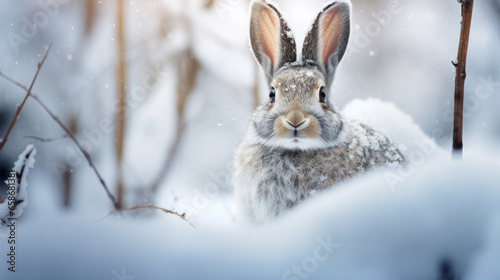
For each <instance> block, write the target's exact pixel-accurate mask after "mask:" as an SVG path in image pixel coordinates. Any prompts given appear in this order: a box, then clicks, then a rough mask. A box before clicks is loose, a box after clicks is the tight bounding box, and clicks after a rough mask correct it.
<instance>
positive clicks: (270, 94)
mask: <svg viewBox="0 0 500 280" xmlns="http://www.w3.org/2000/svg"><path fill="white" fill-rule="evenodd" d="M269 99H270V100H271V103H274V101H276V89H275V88H274V87H271V92H270V93H269Z"/></svg>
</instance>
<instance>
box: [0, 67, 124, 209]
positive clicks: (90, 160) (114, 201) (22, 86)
mask: <svg viewBox="0 0 500 280" xmlns="http://www.w3.org/2000/svg"><path fill="white" fill-rule="evenodd" d="M0 76H1V77H3V78H4V79H6V80H7V81H9V82H10V83H12V84H14V85H15V86H17V87H19V88H21V89H23V90H24V91H26V92H28V91H29V89H28V88H26V86H24V85H23V84H21V83H20V82H18V81H16V80H14V79H12V78H10V77H8V76H6V75H4V74H3V73H1V72H0ZM30 97H31V98H33V99H34V100H35V101H36V102H38V104H40V106H42V108H43V109H44V110H45V112H47V114H49V115H50V117H51V118H52V119H53V120H54V121H55V122H56V123H57V124H58V125H59V126H60V127H61V128H62V129H63V130H64V132H65V133H66V134H67V135H68V137H69V138H70V139H71V140H72V141H73V142H74V143H75V145H76V146H77V147H78V149H79V150H80V152H81V153H82V154H83V156H84V157H85V159H86V160H87V162H88V163H89V165H90V167H91V168H92V169H93V170H94V173H95V174H96V176H97V178H98V179H99V182H100V183H101V185H102V186H103V188H104V190H105V191H106V194H107V195H108V197H109V199H110V200H111V202H112V203H113V207H114V208H115V209H116V210H119V209H120V207H118V203H117V202H116V199H115V197H114V196H113V194H111V192H110V191H109V189H108V186H107V185H106V182H105V181H104V179H103V178H102V177H101V174H100V173H99V171H97V168H96V166H95V165H94V162H93V161H92V158H91V157H90V155H89V153H87V151H85V149H84V148H83V147H82V145H81V144H80V142H78V140H77V139H76V137H75V136H74V135H73V133H72V132H71V131H70V130H69V129H68V128H67V127H66V126H65V125H64V124H63V123H62V122H61V120H59V118H58V117H57V116H56V115H55V114H54V113H52V111H51V110H50V109H49V108H48V107H47V106H46V105H45V103H43V102H42V101H41V100H40V99H39V98H38V96H37V95H35V94H33V93H31V94H30Z"/></svg>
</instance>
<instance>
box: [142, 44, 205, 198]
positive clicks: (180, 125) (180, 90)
mask: <svg viewBox="0 0 500 280" xmlns="http://www.w3.org/2000/svg"><path fill="white" fill-rule="evenodd" d="M199 70H200V63H199V61H198V60H197V59H196V58H195V57H194V55H193V53H192V50H191V49H188V50H187V51H186V52H185V53H184V54H183V56H181V57H180V58H179V60H178V61H177V71H178V78H177V85H176V91H177V107H176V109H177V124H176V125H177V127H176V133H175V139H174V142H173V143H172V145H171V146H170V150H169V151H168V154H167V157H166V159H165V162H164V163H163V165H162V169H161V170H160V173H159V175H158V177H157V178H156V180H155V181H154V182H153V183H152V185H151V187H150V189H151V192H152V193H155V192H156V191H157V190H158V188H159V187H160V185H161V183H162V182H163V180H165V178H166V177H167V176H168V173H169V172H170V168H171V166H172V162H173V161H174V159H175V157H176V156H177V152H178V151H179V146H180V144H181V140H182V137H183V136H184V127H185V124H184V111H185V108H186V104H187V100H188V98H189V96H190V95H191V93H192V91H193V89H194V86H195V84H196V79H197V76H198V72H199Z"/></svg>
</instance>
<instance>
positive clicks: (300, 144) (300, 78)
mask: <svg viewBox="0 0 500 280" xmlns="http://www.w3.org/2000/svg"><path fill="white" fill-rule="evenodd" d="M350 13H351V5H350V2H348V1H346V0H341V1H333V2H330V3H329V4H328V5H327V6H326V7H325V8H324V9H323V10H322V11H321V12H320V13H319V14H318V16H317V18H316V20H315V21H314V23H313V25H312V27H311V29H310V31H309V32H308V34H307V36H306V38H305V40H304V46H303V48H302V58H301V59H300V60H298V59H297V50H296V45H295V40H294V37H293V34H292V32H291V30H290V28H289V27H288V25H287V23H286V21H285V19H284V18H283V17H282V15H281V13H280V12H279V11H278V9H277V8H276V7H275V6H274V5H272V4H270V3H269V2H267V1H265V0H254V1H253V2H252V3H251V17H250V41H251V45H252V50H253V53H254V55H255V58H256V59H257V61H258V62H259V64H260V65H261V67H262V69H263V70H264V72H265V74H266V77H267V81H268V84H269V91H270V94H269V98H270V100H269V102H268V104H266V105H263V106H261V107H259V108H258V109H257V111H256V112H255V113H254V115H253V118H252V124H251V129H253V133H254V136H255V137H253V138H254V139H257V141H258V142H260V143H262V144H264V145H268V146H271V147H281V148H285V149H300V150H311V149H319V148H326V147H333V146H336V145H338V143H339V142H341V141H342V137H341V135H342V133H341V132H342V131H343V123H342V119H341V117H340V116H339V114H338V113H337V112H336V111H335V110H334V108H333V105H332V103H331V102H330V98H329V97H330V87H331V85H332V82H333V79H334V76H335V70H336V68H337V66H338V64H339V62H340V61H341V59H342V57H343V56H344V53H345V50H346V47H347V43H348V41H349V32H350Z"/></svg>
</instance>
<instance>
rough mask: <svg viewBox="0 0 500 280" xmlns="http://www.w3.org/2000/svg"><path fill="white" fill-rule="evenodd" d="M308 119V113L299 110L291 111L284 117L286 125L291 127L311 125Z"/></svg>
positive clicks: (299, 127)
mask: <svg viewBox="0 0 500 280" xmlns="http://www.w3.org/2000/svg"><path fill="white" fill-rule="evenodd" d="M308 120H309V119H308V118H306V115H305V114H304V113H303V112H301V111H299V110H294V111H291V112H289V113H288V114H287V115H286V116H285V118H283V122H284V125H285V126H287V127H288V128H289V129H304V128H306V127H307V126H308V125H309V121H308Z"/></svg>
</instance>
